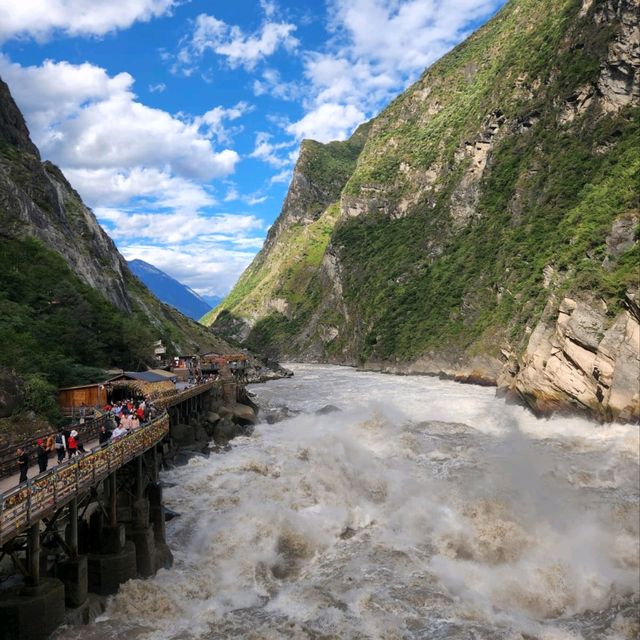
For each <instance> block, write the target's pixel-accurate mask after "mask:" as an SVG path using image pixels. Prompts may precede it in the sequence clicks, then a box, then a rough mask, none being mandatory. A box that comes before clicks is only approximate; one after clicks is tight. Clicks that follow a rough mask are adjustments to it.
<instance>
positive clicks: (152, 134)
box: [0, 55, 246, 184]
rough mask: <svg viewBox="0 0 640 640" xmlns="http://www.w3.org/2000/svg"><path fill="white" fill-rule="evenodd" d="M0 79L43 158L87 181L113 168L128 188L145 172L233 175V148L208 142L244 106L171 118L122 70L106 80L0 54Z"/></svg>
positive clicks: (76, 68) (93, 72) (89, 70)
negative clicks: (138, 92) (140, 94)
mask: <svg viewBox="0 0 640 640" xmlns="http://www.w3.org/2000/svg"><path fill="white" fill-rule="evenodd" d="M0 74H1V75H2V76H3V77H4V79H5V80H6V81H7V82H8V84H9V86H10V87H11V90H12V92H13V95H14V98H15V99H16V102H17V103H18V105H19V106H20V108H21V109H22V111H23V113H24V114H25V117H26V120H27V122H28V124H29V127H30V130H31V134H32V136H33V138H34V139H35V142H36V144H37V145H38V146H39V147H40V149H41V151H42V153H43V155H44V156H45V157H48V158H50V159H52V160H54V161H55V162H56V163H58V164H60V165H61V166H62V167H63V168H64V169H65V170H74V171H76V172H77V173H76V175H78V176H81V177H82V176H84V178H85V182H86V181H89V179H90V177H91V175H95V176H100V171H103V172H105V171H106V172H107V173H108V172H109V171H111V175H112V176H114V175H117V176H119V178H118V179H121V178H122V176H125V177H127V180H128V181H129V183H130V184H133V183H134V182H135V181H136V180H138V179H139V178H140V177H141V176H143V174H144V176H146V178H149V176H151V175H152V173H153V172H150V171H149V169H154V170H155V171H156V174H163V175H164V174H167V173H169V174H175V175H178V176H181V177H183V178H187V179H192V180H210V179H212V178H216V177H220V176H225V175H228V174H230V173H232V172H233V171H234V169H235V166H236V164H237V162H238V161H239V155H238V153H237V152H236V151H234V150H232V149H222V150H216V149H214V147H213V144H212V141H211V138H212V137H217V138H220V137H222V121H223V120H224V119H225V118H229V119H235V118H238V117H239V116H240V115H241V114H242V113H243V112H244V110H245V109H246V106H245V105H242V106H236V107H234V108H232V109H229V110H226V111H225V110H221V111H219V112H215V110H211V111H209V112H207V113H206V114H204V115H203V116H200V117H196V118H187V117H182V118H181V117H177V116H174V115H171V114H169V113H167V112H166V111H163V110H161V109H155V108H152V107H149V106H147V105H144V104H142V103H141V102H139V101H138V100H137V98H136V96H135V94H134V93H133V90H132V86H133V82H134V80H133V77H132V76H131V75H129V74H128V73H119V74H118V75H116V76H113V77H111V76H109V75H108V74H107V72H106V71H105V70H104V69H102V68H100V67H97V66H94V65H92V64H89V63H85V64H81V65H72V64H70V63H68V62H53V61H51V60H46V61H45V62H44V63H43V64H42V65H41V66H29V67H23V66H21V65H19V64H15V63H12V62H11V61H10V60H9V59H8V58H7V57H6V56H2V55H0ZM145 171H146V173H145Z"/></svg>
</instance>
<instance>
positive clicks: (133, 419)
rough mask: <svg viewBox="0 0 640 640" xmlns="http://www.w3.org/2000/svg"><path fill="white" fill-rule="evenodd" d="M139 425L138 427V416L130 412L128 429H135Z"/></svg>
mask: <svg viewBox="0 0 640 640" xmlns="http://www.w3.org/2000/svg"><path fill="white" fill-rule="evenodd" d="M139 427H140V419H139V418H138V416H137V415H136V414H135V413H132V414H131V415H130V416H129V429H130V430H131V431H135V430H136V429H138V428H139Z"/></svg>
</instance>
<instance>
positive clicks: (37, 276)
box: [0, 80, 231, 418]
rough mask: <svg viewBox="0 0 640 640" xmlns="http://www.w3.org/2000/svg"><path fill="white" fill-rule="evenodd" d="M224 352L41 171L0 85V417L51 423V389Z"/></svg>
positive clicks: (46, 166) (47, 167)
mask: <svg viewBox="0 0 640 640" xmlns="http://www.w3.org/2000/svg"><path fill="white" fill-rule="evenodd" d="M157 340H162V342H163V344H164V345H165V347H166V348H167V353H168V355H172V354H176V353H194V352H200V351H214V350H215V351H218V352H222V353H225V352H226V353H228V352H230V351H231V347H230V346H229V345H228V344H227V343H226V342H225V341H224V340H222V339H221V338H220V337H218V336H216V335H215V334H214V333H213V332H212V331H211V330H210V329H208V328H206V327H204V326H202V325H200V324H198V323H197V322H195V321H193V320H190V319H189V318H187V317H186V316H184V315H182V314H181V313H179V312H178V311H176V310H175V309H173V308H172V307H169V306H168V305H165V304H163V303H161V302H160V301H159V300H158V299H157V298H156V297H155V296H153V294H152V293H151V292H150V291H149V290H148V289H147V288H146V287H145V286H144V285H143V283H142V282H141V281H140V280H138V279H137V278H136V277H134V276H133V275H132V273H131V272H130V270H129V269H128V267H127V264H126V261H125V260H124V258H123V257H122V256H121V255H120V253H119V252H118V250H117V249H116V247H115V244H114V243H113V241H112V240H111V238H109V236H108V235H107V234H106V233H105V231H104V230H103V229H102V228H101V227H100V225H99V224H98V222H97V220H96V218H95V216H94V214H93V212H92V211H91V210H90V209H88V208H87V207H86V206H85V205H84V204H83V202H82V199H81V198H80V195H79V194H78V193H77V192H76V191H75V190H74V189H73V188H72V187H71V185H70V184H69V183H68V181H67V180H66V178H65V177H64V175H63V174H62V172H61V171H60V169H58V167H56V166H55V165H53V164H52V163H50V162H47V161H45V162H42V160H41V158H40V154H39V152H38V149H37V148H36V146H35V145H34V144H33V142H32V141H31V139H30V137H29V131H28V129H27V127H26V124H25V122H24V118H23V117H22V114H21V113H20V111H19V109H18V107H17V106H16V104H15V102H14V101H13V98H12V97H11V94H10V92H9V88H8V87H7V85H6V84H5V83H4V82H2V81H1V80H0V342H1V343H2V344H3V349H2V351H1V355H0V418H5V417H7V416H10V415H12V414H14V413H16V412H19V411H21V410H23V409H30V410H34V411H36V412H37V413H39V414H41V415H44V416H48V417H55V416H56V411H57V409H56V404H55V400H54V396H53V391H54V389H55V388H56V387H60V386H67V385H74V384H81V383H86V382H89V381H95V380H99V379H101V378H102V377H103V376H104V370H105V369H107V368H111V367H118V368H131V369H138V368H143V367H145V365H149V364H153V363H154V362H155V358H154V342H155V341H157Z"/></svg>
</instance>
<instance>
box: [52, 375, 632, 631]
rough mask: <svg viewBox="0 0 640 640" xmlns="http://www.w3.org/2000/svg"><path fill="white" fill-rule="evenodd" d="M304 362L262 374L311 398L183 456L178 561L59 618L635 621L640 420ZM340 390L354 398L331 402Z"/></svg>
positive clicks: (307, 624)
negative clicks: (611, 419) (546, 413)
mask: <svg viewBox="0 0 640 640" xmlns="http://www.w3.org/2000/svg"><path fill="white" fill-rule="evenodd" d="M294 370H295V373H296V375H295V377H294V378H293V379H291V380H282V381H276V382H272V383H269V384H267V385H262V386H255V387H253V391H254V392H255V393H256V394H257V396H258V401H259V403H261V404H263V405H265V404H266V405H272V406H273V405H278V404H286V405H288V406H289V407H290V408H292V409H295V410H298V411H301V412H302V413H300V414H299V415H297V416H296V417H294V418H291V419H287V420H285V421H283V422H280V423H277V424H274V425H267V424H261V425H258V427H257V428H256V431H255V434H254V435H253V436H252V437H250V438H240V439H236V440H234V441H233V446H232V449H231V450H230V451H228V452H227V453H225V454H223V455H213V456H211V457H210V458H209V459H203V458H196V459H193V460H191V462H190V463H189V464H188V465H186V466H185V467H182V468H179V469H175V470H173V471H171V472H169V473H167V474H166V476H165V477H166V478H167V479H168V480H170V481H171V482H172V483H175V486H173V487H172V488H171V489H168V490H166V492H165V497H166V500H167V503H168V506H170V507H171V508H172V509H174V510H175V511H178V512H180V513H181V514H182V516H181V517H180V518H177V519H175V520H173V521H171V522H170V523H169V524H168V534H169V537H170V544H171V547H172V549H173V551H174V555H175V559H176V562H175V565H174V567H173V568H172V569H170V570H161V571H160V572H159V573H158V574H157V575H156V576H155V577H154V578H151V579H149V580H144V581H143V580H133V581H130V582H129V583H127V584H125V585H123V587H122V588H121V590H120V592H119V594H118V595H117V596H115V597H114V598H113V599H112V600H111V601H110V604H109V606H108V609H107V612H106V614H105V616H103V618H102V620H101V621H100V622H99V623H98V624H94V625H91V626H89V627H82V628H70V629H67V630H65V631H63V632H62V634H61V635H60V636H59V637H63V638H69V639H71V638H73V639H76V638H80V637H82V638H89V639H91V640H94V639H95V640H98V639H100V640H103V639H106V638H116V637H119V638H121V637H123V634H125V635H124V637H127V638H129V637H131V638H134V637H135V638H141V639H144V640H170V639H171V640H178V639H180V640H186V639H190V638H256V639H257V638H265V639H267V638H269V639H270V638H273V639H277V638H344V639H351V638H353V639H359V638H363V639H364V638H380V639H387V638H390V639H394V638H397V639H400V638H402V639H413V638H475V639H480V638H487V639H488V638H492V639H494V638H495V639H497V638H505V639H507V638H508V639H519V640H523V639H527V640H531V639H532V638H539V639H541V640H542V639H549V640H561V639H562V640H568V639H572V640H573V639H579V638H584V639H585V640H591V639H594V638H606V639H608V640H622V639H624V640H627V639H628V640H630V639H631V638H634V637H636V636H637V634H638V620H637V606H638V597H639V587H638V576H639V570H640V569H639V566H638V557H639V548H638V539H639V537H638V520H639V514H638V490H639V487H638V483H639V481H638V469H639V467H638V429H637V427H631V426H621V425H603V426H602V425H595V424H593V423H590V422H588V421H586V420H581V419H578V418H572V419H547V420H538V419H536V418H534V417H533V416H532V415H531V414H529V413H528V412H526V411H525V410H524V409H523V408H521V407H517V406H508V405H506V404H504V402H502V401H500V400H497V399H496V398H495V397H494V393H493V390H492V389H487V388H482V387H472V386H466V385H458V384H455V383H452V382H448V381H442V380H438V379H434V378H425V377H393V376H388V375H382V374H375V373H361V372H356V371H353V370H350V369H345V368H338V367H326V366H311V365H295V366H294ZM327 404H332V405H336V406H337V407H339V408H340V409H341V411H340V412H334V413H329V414H326V415H316V414H315V413H314V412H315V411H317V410H318V409H320V408H322V407H323V406H324V405H327Z"/></svg>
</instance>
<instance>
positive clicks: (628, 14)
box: [594, 0, 640, 111]
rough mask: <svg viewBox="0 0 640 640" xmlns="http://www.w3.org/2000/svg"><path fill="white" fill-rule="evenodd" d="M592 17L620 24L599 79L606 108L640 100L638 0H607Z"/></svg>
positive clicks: (611, 108)
mask: <svg viewBox="0 0 640 640" xmlns="http://www.w3.org/2000/svg"><path fill="white" fill-rule="evenodd" d="M594 19H595V20H596V21H597V22H600V23H605V24H606V23H611V22H613V21H614V20H615V21H618V22H619V24H620V29H619V30H618V33H617V34H616V37H615V38H614V40H613V42H612V43H611V45H610V46H609V55H608V56H607V60H606V62H605V63H604V65H603V67H602V73H601V75H600V79H599V81H598V90H599V91H600V93H601V94H602V97H603V101H604V104H605V105H606V108H607V109H608V110H611V111H617V110H618V109H621V108H622V107H625V106H627V105H629V104H632V103H633V102H637V101H638V100H640V2H638V0H608V1H607V2H603V3H601V4H600V5H599V6H598V9H597V11H596V12H595V15H594Z"/></svg>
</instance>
